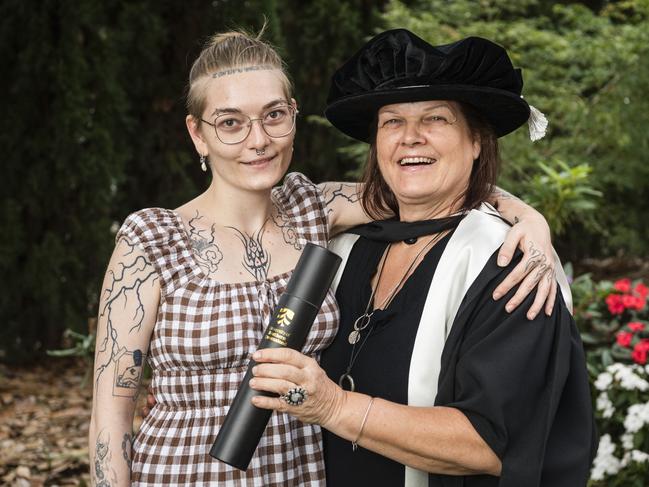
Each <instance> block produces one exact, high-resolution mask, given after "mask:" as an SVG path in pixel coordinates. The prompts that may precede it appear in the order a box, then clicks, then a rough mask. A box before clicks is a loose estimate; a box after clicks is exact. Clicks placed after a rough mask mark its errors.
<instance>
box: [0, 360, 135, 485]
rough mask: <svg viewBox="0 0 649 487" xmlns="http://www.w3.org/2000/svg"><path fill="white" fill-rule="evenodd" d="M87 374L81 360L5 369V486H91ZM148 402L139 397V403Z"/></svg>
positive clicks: (0, 374)
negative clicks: (84, 380) (85, 379)
mask: <svg viewBox="0 0 649 487" xmlns="http://www.w3.org/2000/svg"><path fill="white" fill-rule="evenodd" d="M85 374H86V366H85V365H84V363H83V361H81V360H78V361H74V360H70V359H52V360H50V361H48V362H47V363H44V364H40V365H38V366H33V367H29V368H14V367H11V368H10V367H7V366H2V365H0V485H8V486H17V487H27V486H44V485H47V486H57V485H61V486H63V485H80V486H85V485H89V484H90V475H89V473H88V472H89V470H88V423H89V421H90V408H91V405H92V386H91V383H92V379H91V378H90V379H88V380H87V381H86V382H87V383H86V384H83V383H82V382H83V379H84V376H85ZM143 399H144V394H140V403H141V402H142V401H143ZM137 410H138V411H139V410H140V405H138V409H137ZM140 421H141V419H140V418H136V420H135V425H134V426H135V427H138V426H139V423H140Z"/></svg>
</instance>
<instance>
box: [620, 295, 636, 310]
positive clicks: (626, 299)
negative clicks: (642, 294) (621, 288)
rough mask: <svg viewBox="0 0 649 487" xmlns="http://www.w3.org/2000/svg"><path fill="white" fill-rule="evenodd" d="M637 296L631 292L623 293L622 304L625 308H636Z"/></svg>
mask: <svg viewBox="0 0 649 487" xmlns="http://www.w3.org/2000/svg"><path fill="white" fill-rule="evenodd" d="M636 303H637V300H636V297H635V296H633V295H631V294H624V295H622V304H623V305H624V307H625V308H635V307H636Z"/></svg>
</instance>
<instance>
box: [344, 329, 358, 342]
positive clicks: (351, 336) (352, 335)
mask: <svg viewBox="0 0 649 487" xmlns="http://www.w3.org/2000/svg"><path fill="white" fill-rule="evenodd" d="M360 339H361V333H360V332H359V331H356V330H353V331H352V332H351V333H350V334H349V336H348V337H347V341H348V342H349V344H350V345H356V344H357V343H358V341H359V340H360Z"/></svg>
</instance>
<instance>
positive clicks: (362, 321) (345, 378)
mask: <svg viewBox="0 0 649 487" xmlns="http://www.w3.org/2000/svg"><path fill="white" fill-rule="evenodd" d="M442 233H443V232H442ZM442 233H438V234H437V235H435V236H434V237H433V238H431V239H430V240H429V241H428V243H426V245H424V246H423V247H422V248H421V250H420V251H419V252H417V255H416V256H415V258H414V259H413V260H412V262H410V265H409V266H408V268H407V269H406V272H405V273H404V274H403V276H401V279H399V282H398V283H397V285H396V286H394V287H393V288H392V290H391V291H390V293H388V295H387V297H386V298H385V299H384V300H383V302H382V303H381V305H380V306H379V309H386V308H387V307H388V306H390V303H392V300H393V299H394V297H395V296H396V294H397V291H398V290H399V288H400V287H401V285H402V284H403V283H404V282H405V280H406V279H407V277H408V275H409V274H410V271H411V270H412V268H413V267H414V266H415V263H416V262H417V261H418V260H419V257H420V256H421V254H423V253H424V251H425V250H426V249H427V248H428V247H430V245H431V244H433V243H434V242H436V241H437V240H439V238H440V237H441V235H442ZM391 248H392V243H390V244H389V245H388V247H387V249H386V250H385V252H384V253H383V256H382V257H381V262H380V263H379V272H378V276H377V278H376V284H375V285H374V287H373V288H372V292H371V294H370V299H368V301H367V305H366V306H365V312H364V313H363V314H362V315H360V316H359V317H358V318H356V321H354V326H353V328H354V329H353V330H352V331H351V332H350V333H349V336H348V337H347V341H348V342H349V344H350V345H351V346H352V351H351V356H350V357H349V364H348V365H347V369H346V370H345V372H344V373H343V374H342V375H341V376H340V378H339V379H338V385H339V386H340V387H342V388H343V389H344V384H345V383H347V384H348V385H349V390H350V391H351V392H354V390H355V388H356V384H355V383H354V378H353V377H352V376H351V370H352V367H353V366H354V362H356V359H357V358H358V355H359V354H360V353H361V350H362V349H363V346H364V345H365V342H366V341H367V339H368V338H369V336H370V334H371V333H372V329H373V328H374V326H373V325H372V327H370V329H369V330H368V332H367V335H365V338H364V339H363V342H362V343H361V344H360V346H359V347H358V351H356V350H355V349H356V344H357V343H358V342H359V341H360V339H361V332H362V331H363V330H365V329H366V328H367V327H368V326H369V325H370V322H371V321H372V315H373V314H374V311H375V309H376V308H375V309H372V311H370V309H371V308H372V307H373V304H374V295H375V294H376V290H377V289H378V287H379V283H380V281H381V275H382V274H383V267H384V266H385V262H386V261H387V259H388V254H389V253H390V249H391ZM355 351H356V353H354V352H355Z"/></svg>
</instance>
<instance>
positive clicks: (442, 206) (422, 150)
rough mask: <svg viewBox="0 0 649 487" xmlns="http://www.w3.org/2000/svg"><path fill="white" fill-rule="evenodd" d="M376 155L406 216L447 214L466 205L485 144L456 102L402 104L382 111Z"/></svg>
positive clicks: (379, 119) (384, 176) (379, 113)
mask: <svg viewBox="0 0 649 487" xmlns="http://www.w3.org/2000/svg"><path fill="white" fill-rule="evenodd" d="M376 154H377V159H378V165H379V169H380V171H381V174H382V176H383V178H384V179H385V182H386V183H387V184H388V186H389V187H390V189H391V190H392V192H393V193H394V195H395V197H396V199H397V202H398V205H399V213H400V215H402V217H403V216H404V215H408V212H409V210H411V209H413V208H417V209H418V210H417V211H418V213H420V214H421V212H422V211H423V212H424V213H426V212H428V213H429V214H430V216H441V214H448V213H451V212H452V211H453V210H454V209H456V208H458V207H459V206H458V204H460V205H461V203H462V198H461V196H462V195H463V194H464V193H465V191H466V189H467V186H468V184H469V179H470V176H471V170H472V167H473V162H474V160H475V159H477V158H478V156H479V155H480V143H479V141H477V140H474V137H472V135H471V132H470V131H469V128H468V125H467V122H466V120H465V118H464V115H463V114H462V111H461V109H460V107H459V105H458V104H457V103H455V102H453V101H437V100H436V101H423V102H414V103H396V104H393V105H386V106H384V107H382V108H381V109H380V110H379V112H378V127H377V135H376ZM428 210H430V211H428Z"/></svg>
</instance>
